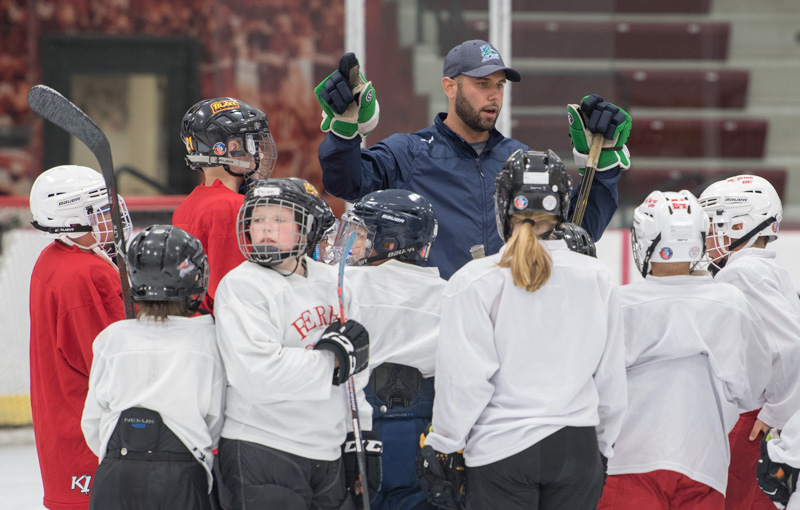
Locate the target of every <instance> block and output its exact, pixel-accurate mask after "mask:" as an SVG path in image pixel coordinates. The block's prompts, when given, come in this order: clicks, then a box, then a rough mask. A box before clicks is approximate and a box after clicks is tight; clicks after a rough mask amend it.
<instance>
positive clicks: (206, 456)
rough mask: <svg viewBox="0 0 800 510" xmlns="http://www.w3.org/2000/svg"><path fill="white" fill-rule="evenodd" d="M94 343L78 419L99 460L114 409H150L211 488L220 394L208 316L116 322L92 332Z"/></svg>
mask: <svg viewBox="0 0 800 510" xmlns="http://www.w3.org/2000/svg"><path fill="white" fill-rule="evenodd" d="M92 348H93V351H94V358H93V361H92V368H91V371H90V373H89V392H88V394H87V395H86V404H85V406H84V409H83V419H82V420H81V428H82V429H83V434H84V437H85V438H86V444H88V445H89V448H91V449H92V451H93V452H94V453H95V454H96V455H97V456H98V458H99V459H100V460H101V461H102V460H103V457H104V456H105V453H106V447H107V445H108V441H109V439H110V438H111V434H112V433H113V432H114V428H115V427H116V426H117V421H118V419H119V415H120V413H122V411H124V410H126V409H129V408H131V407H144V408H147V409H151V410H153V411H156V412H158V413H159V414H160V415H161V418H162V419H163V420H164V423H165V424H166V426H167V427H169V429H170V430H171V431H172V432H173V433H174V434H175V435H176V436H177V437H178V438H179V439H180V440H181V442H182V443H183V444H184V445H186V447H187V448H188V449H189V450H190V451H191V452H192V454H193V455H194V456H195V457H196V458H197V460H198V461H199V462H200V463H201V464H203V466H204V467H205V468H206V471H207V474H208V479H209V489H210V487H211V464H212V462H213V459H214V455H213V454H212V453H211V450H213V449H214V448H216V447H217V443H218V441H219V437H220V431H221V430H222V421H223V411H222V410H223V406H224V398H225V372H224V370H223V367H222V360H221V359H220V356H219V352H218V351H217V341H216V335H215V332H214V320H213V318H212V317H211V316H210V315H206V316H202V317H192V318H189V317H172V316H170V317H169V318H168V319H167V320H166V321H163V322H162V321H156V320H153V319H145V320H138V319H129V320H124V321H119V322H115V323H114V324H111V325H110V326H108V327H107V328H106V329H104V330H103V331H102V332H101V333H100V334H99V335H97V338H96V339H95V341H94V344H93V346H92Z"/></svg>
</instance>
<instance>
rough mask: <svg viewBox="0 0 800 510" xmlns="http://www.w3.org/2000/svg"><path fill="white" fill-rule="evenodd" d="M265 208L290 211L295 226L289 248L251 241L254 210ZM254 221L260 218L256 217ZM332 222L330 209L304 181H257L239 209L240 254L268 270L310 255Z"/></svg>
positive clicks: (284, 179) (290, 179) (289, 179)
mask: <svg viewBox="0 0 800 510" xmlns="http://www.w3.org/2000/svg"><path fill="white" fill-rule="evenodd" d="M267 206H279V207H282V208H284V209H288V210H290V211H291V213H292V215H291V216H290V218H291V219H292V220H293V221H294V223H295V224H297V226H298V232H297V233H296V239H295V240H294V242H293V243H292V247H291V248H281V247H279V246H278V245H277V243H275V242H272V241H266V240H265V241H264V242H254V241H253V237H252V235H251V230H250V229H251V227H252V223H253V213H254V212H255V211H256V208H257V207H267ZM256 218H257V219H258V218H259V215H258V214H256ZM260 218H261V219H264V218H266V214H265V213H262V214H261V216H260ZM335 220H336V218H335V216H334V215H333V212H332V211H331V208H330V207H329V206H328V204H327V203H325V201H324V200H323V199H322V198H321V197H320V196H319V192H318V191H317V189H316V188H315V187H314V185H313V184H311V183H310V182H308V181H306V180H305V179H300V178H298V177H286V178H279V179H266V180H261V181H256V183H255V184H254V185H253V187H251V188H250V189H249V190H248V191H247V194H246V195H245V197H244V203H243V204H242V207H241V209H239V217H238V221H237V228H236V230H237V237H238V241H239V250H241V252H242V254H243V255H244V256H245V258H247V259H248V260H250V261H252V262H255V263H257V264H260V265H262V266H267V267H270V266H274V265H277V264H279V263H281V262H282V261H283V260H285V259H287V258H290V257H300V256H303V255H307V254H308V255H310V254H312V253H313V251H314V248H315V247H316V245H317V243H318V242H319V240H320V238H321V237H322V234H323V233H324V232H325V230H326V229H327V228H330V226H331V225H333V223H334V221H335ZM284 221H285V218H284Z"/></svg>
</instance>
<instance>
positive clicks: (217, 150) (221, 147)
mask: <svg viewBox="0 0 800 510" xmlns="http://www.w3.org/2000/svg"><path fill="white" fill-rule="evenodd" d="M225 150H226V148H225V144H224V143H222V142H217V143H215V144H214V154H216V155H217V156H224V155H225Z"/></svg>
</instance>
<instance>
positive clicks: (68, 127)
mask: <svg viewBox="0 0 800 510" xmlns="http://www.w3.org/2000/svg"><path fill="white" fill-rule="evenodd" d="M28 105H29V106H30V107H31V110H33V111H34V112H36V113H38V114H39V115H41V116H42V117H43V118H45V119H47V120H49V121H50V122H52V123H53V124H55V125H56V126H58V127H60V128H61V129H63V130H64V131H66V132H67V133H69V134H71V135H72V136H74V137H75V138H77V139H78V140H80V141H81V142H83V144H84V145H86V147H88V148H89V150H91V151H92V154H94V157H95V158H96V159H97V163H98V164H99V165H100V170H101V173H102V174H103V179H104V180H105V182H106V190H107V192H108V200H109V202H110V203H111V224H112V226H113V229H114V245H115V246H116V251H117V257H116V259H117V260H116V262H117V267H119V278H120V284H121V285H122V300H123V303H124V304H125V316H126V317H127V318H129V319H132V318H133V317H134V316H135V313H134V309H133V301H132V300H131V298H130V293H129V288H130V284H129V283H128V271H127V267H126V265H125V248H126V245H125V232H124V231H123V229H122V217H121V215H120V208H119V195H118V194H117V178H116V175H115V174H114V162H113V160H112V159H111V146H110V145H109V143H108V138H106V135H105V133H103V131H102V130H101V129H100V128H99V127H98V126H97V124H96V123H95V122H94V121H93V120H92V119H91V118H90V117H89V116H88V115H86V113H84V112H83V110H81V109H80V108H78V107H77V106H75V104H73V103H72V101H70V100H69V99H67V98H66V97H64V96H63V95H61V94H60V93H59V92H58V91H56V90H54V89H52V88H50V87H48V86H46V85H36V86H34V87H33V88H31V90H30V92H28Z"/></svg>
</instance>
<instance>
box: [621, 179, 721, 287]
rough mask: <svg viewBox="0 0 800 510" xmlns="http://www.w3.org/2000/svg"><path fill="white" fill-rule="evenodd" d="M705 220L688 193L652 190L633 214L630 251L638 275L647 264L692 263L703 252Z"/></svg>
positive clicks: (706, 224)
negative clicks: (631, 251)
mask: <svg viewBox="0 0 800 510" xmlns="http://www.w3.org/2000/svg"><path fill="white" fill-rule="evenodd" d="M707 231H708V217H707V216H706V214H705V213H704V212H703V209H702V208H701V207H700V204H699V203H698V202H697V198H695V196H694V195H692V194H691V193H690V192H689V191H686V190H681V191H679V192H677V193H676V192H673V191H665V192H661V191H653V192H652V193H650V195H648V196H647V198H646V199H645V200H644V202H642V204H641V205H640V206H639V207H637V208H636V210H635V211H634V213H633V226H632V227H631V249H632V250H633V260H634V262H636V267H637V268H638V269H639V272H640V273H641V274H642V276H646V275H647V274H648V273H649V272H650V264H651V262H692V263H693V265H694V264H697V263H698V262H699V261H700V260H701V259H702V258H703V253H704V252H705V238H706V232H707Z"/></svg>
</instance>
